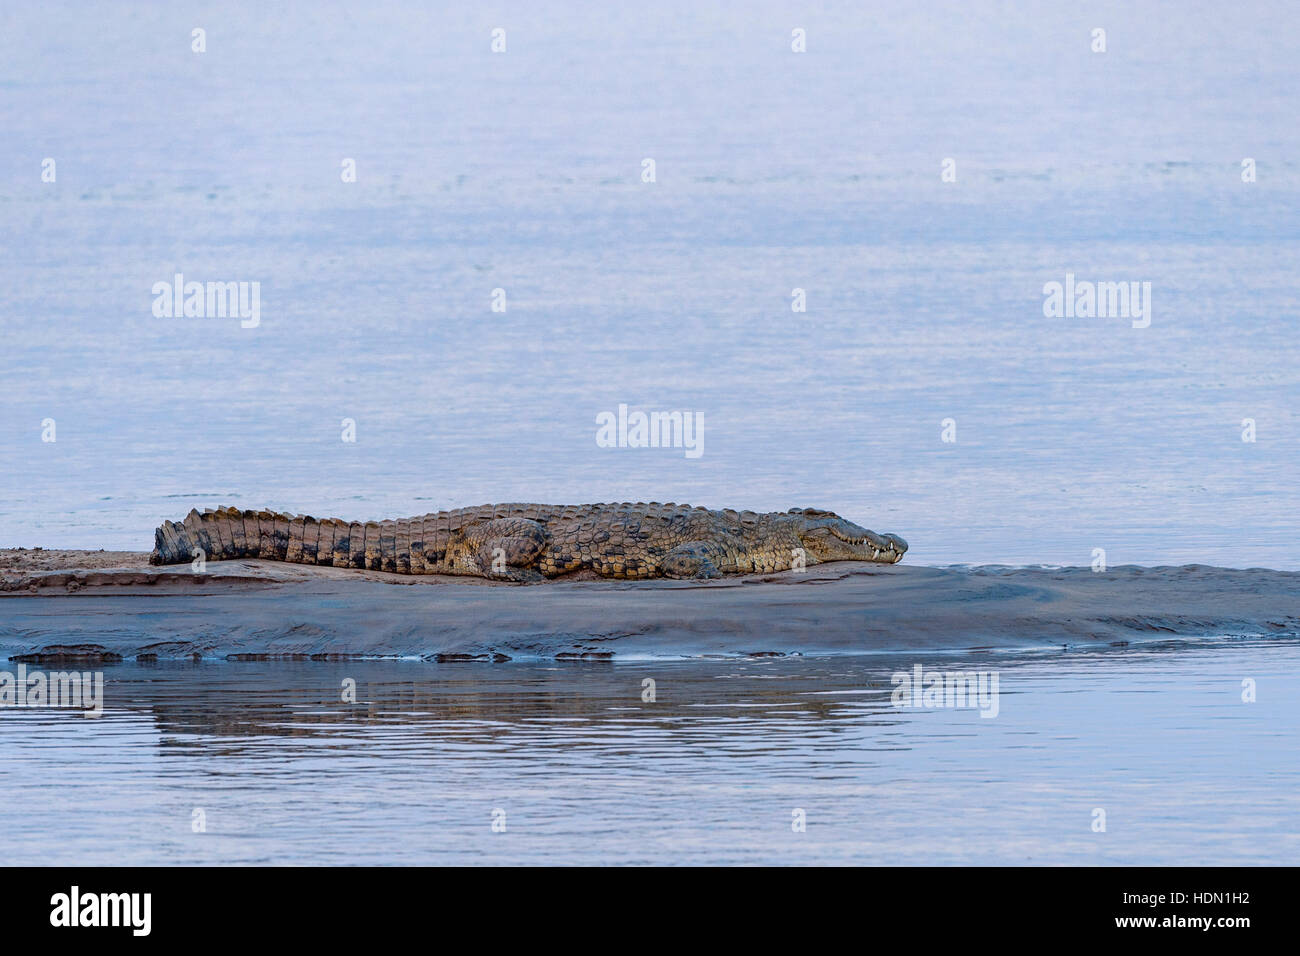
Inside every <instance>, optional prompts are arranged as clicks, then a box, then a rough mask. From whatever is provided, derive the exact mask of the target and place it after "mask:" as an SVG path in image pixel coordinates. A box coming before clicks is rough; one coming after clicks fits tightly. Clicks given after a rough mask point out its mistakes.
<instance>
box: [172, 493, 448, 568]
mask: <svg viewBox="0 0 1300 956" xmlns="http://www.w3.org/2000/svg"><path fill="white" fill-rule="evenodd" d="M415 524H416V522H415V521H414V520H402V521H384V522H376V521H367V522H351V523H349V522H347V521H340V520H338V519H337V518H322V519H317V518H312V517H310V516H308V515H289V514H285V513H283V512H276V511H266V510H241V509H239V508H218V509H216V510H215V511H214V510H212V509H208V510H206V511H204V512H203V513H202V514H200V513H199V512H198V511H191V512H190V513H189V514H188V515H186V516H185V518H184V519H182V520H181V521H164V522H163V523H162V524H160V525H159V526H158V530H157V531H155V532H154V548H153V553H152V554H151V555H150V556H149V562H150V563H151V564H187V563H189V562H190V561H193V560H194V559H195V558H197V557H199V556H200V555H202V557H203V559H204V560H205V561H229V560H234V559H238V558H261V559H263V560H267V561H289V562H292V563H294V564H319V565H332V566H333V567H336V568H370V569H372V570H384V571H400V572H404V573H408V574H409V573H411V572H412V571H413V570H417V569H416V568H413V558H412V552H413V550H415V549H413V548H412V543H413V540H412V539H413V538H414V543H415V544H416V545H419V543H420V540H419V539H420V532H419V531H417V530H415V528H414V525H415ZM418 555H419V556H418V558H416V559H415V564H416V565H418V570H423V568H424V558H423V552H419V553H418Z"/></svg>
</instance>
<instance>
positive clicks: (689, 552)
mask: <svg viewBox="0 0 1300 956" xmlns="http://www.w3.org/2000/svg"><path fill="white" fill-rule="evenodd" d="M725 557H726V552H725V551H724V549H723V548H721V547H719V546H718V545H716V544H714V543H713V542H711V541H687V542H686V543H685V544H679V545H678V546H677V547H675V548H673V549H672V550H671V551H669V552H668V553H667V554H665V555H664V557H663V560H662V561H660V562H659V567H660V569H661V570H662V571H663V573H664V575H665V576H667V577H670V578H720V577H722V571H721V570H720V568H719V566H720V565H722V564H723V563H724V559H725Z"/></svg>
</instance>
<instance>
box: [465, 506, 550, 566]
mask: <svg viewBox="0 0 1300 956" xmlns="http://www.w3.org/2000/svg"><path fill="white" fill-rule="evenodd" d="M544 547H546V529H545V528H543V527H542V526H541V525H540V524H538V523H537V522H536V521H531V520H529V519H528V518H495V519H493V520H491V521H484V522H482V523H480V524H474V525H471V526H470V527H468V528H466V529H465V530H464V531H463V532H462V534H461V535H460V540H459V541H457V542H455V544H454V545H453V546H451V547H449V548H448V554H447V558H448V564H449V565H450V566H451V568H452V570H453V573H455V574H472V575H477V576H481V577H485V578H492V579H494V580H501V581H520V582H523V581H540V580H542V574H541V572H540V571H538V570H536V569H535V568H534V567H533V566H532V565H533V564H534V562H535V561H536V560H537V556H538V555H539V554H541V553H542V549H543V548H544Z"/></svg>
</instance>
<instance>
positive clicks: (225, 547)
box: [149, 508, 304, 564]
mask: <svg viewBox="0 0 1300 956" xmlns="http://www.w3.org/2000/svg"><path fill="white" fill-rule="evenodd" d="M294 521H296V522H297V523H298V527H299V528H301V527H302V525H303V521H304V519H301V518H297V519H295V518H293V517H292V516H290V515H286V514H279V513H276V512H271V511H241V510H240V509H238V508H218V509H216V510H215V511H214V510H212V509H211V508H209V509H207V510H206V511H204V512H203V513H202V514H200V513H199V512H198V511H197V510H194V511H191V512H190V513H189V514H188V515H186V516H185V517H184V519H182V520H181V521H164V522H163V523H162V524H160V525H159V526H158V529H157V530H156V531H155V532H154V547H153V553H152V554H151V555H149V563H150V564H186V563H188V562H190V561H193V560H194V559H196V558H198V557H200V556H201V557H202V558H203V559H204V560H205V561H223V560H231V559H234V558H270V559H276V560H280V561H284V560H299V561H301V560H302V548H301V535H299V540H298V544H299V548H298V557H297V558H290V557H289V526H290V523H291V522H294Z"/></svg>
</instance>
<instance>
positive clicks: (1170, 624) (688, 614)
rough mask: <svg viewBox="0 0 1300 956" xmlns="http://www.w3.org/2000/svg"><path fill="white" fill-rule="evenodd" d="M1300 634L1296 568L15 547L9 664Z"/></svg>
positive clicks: (783, 649) (794, 650)
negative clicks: (727, 564)
mask: <svg viewBox="0 0 1300 956" xmlns="http://www.w3.org/2000/svg"><path fill="white" fill-rule="evenodd" d="M1297 633H1300V573H1296V572H1285V571H1272V570H1266V569H1233V568H1216V567H1209V566H1205V565H1187V566H1183V567H1157V568H1145V567H1132V566H1128V567H1116V568H1111V569H1109V570H1107V571H1105V572H1102V573H1094V572H1092V571H1091V570H1090V569H1088V568H1063V569H1045V568H999V567H984V568H952V567H949V568H935V567H919V566H910V565H906V564H902V565H894V566H880V565H870V564H858V563H842V564H828V565H821V566H818V567H814V568H810V569H808V570H807V571H806V572H804V573H793V572H785V573H781V574H773V575H754V576H747V577H737V578H728V579H723V580H719V581H704V582H695V581H651V582H614V581H603V580H563V581H552V582H546V583H543V584H535V585H526V586H521V585H511V584H499V583H496V582H491V581H486V580H482V579H478V578H448V577H439V576H408V575H396V574H387V573H383V572H367V571H355V570H346V569H335V568H317V567H306V566H302V565H292V564H283V563H278V562H270V561H229V562H210V563H209V564H208V565H207V567H206V569H205V570H204V571H203V572H201V573H195V572H193V571H192V570H191V569H190V567H189V566H188V565H180V566H174V567H165V568H155V567H151V566H149V565H148V564H147V555H145V554H136V553H126V552H67V551H65V552H55V551H45V552H42V551H25V552H18V551H6V552H0V657H7V658H9V659H11V660H25V661H33V662H49V661H53V660H58V659H74V658H77V659H81V660H86V661H96V660H98V661H115V660H119V659H122V660H131V659H137V660H145V661H147V660H152V659H159V660H165V659H193V658H196V657H198V658H205V659H230V660H241V659H244V660H246V659H262V658H285V659H308V660H310V659H313V658H314V659H322V660H328V659H341V658H349V657H357V656H365V657H369V656H375V657H411V658H423V659H430V660H440V661H456V660H474V659H477V660H498V661H505V660H511V659H513V660H518V659H533V660H536V659H557V658H558V659H574V658H577V659H588V660H604V659H610V658H615V657H617V658H620V659H629V658H653V657H698V656H706V655H727V656H731V655H743V656H753V655H772V656H780V655H797V654H802V655H805V656H808V655H830V654H858V653H873V652H896V651H897V652H906V651H909V650H926V651H938V650H953V651H958V650H968V649H973V648H1015V649H1029V648H1051V647H1061V646H1069V647H1076V646H1087V645H1105V644H1114V643H1121V642H1139V641H1152V640H1170V639H1182V638H1197V637H1222V636H1229V637H1230V636H1238V635H1241V636H1244V635H1261V636H1272V635H1277V636H1287V635H1295V634H1297Z"/></svg>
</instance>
